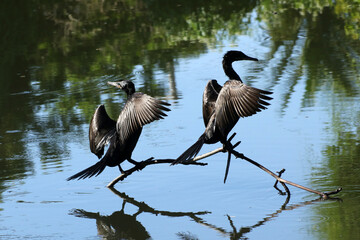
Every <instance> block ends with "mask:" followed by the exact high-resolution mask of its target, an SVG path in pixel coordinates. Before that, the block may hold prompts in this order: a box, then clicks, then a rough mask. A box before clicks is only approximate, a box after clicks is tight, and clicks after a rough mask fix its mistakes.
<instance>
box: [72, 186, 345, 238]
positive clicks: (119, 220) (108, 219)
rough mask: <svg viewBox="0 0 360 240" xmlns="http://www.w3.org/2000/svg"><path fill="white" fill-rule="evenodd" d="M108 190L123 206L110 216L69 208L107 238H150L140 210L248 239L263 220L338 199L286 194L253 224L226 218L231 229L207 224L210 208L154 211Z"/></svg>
mask: <svg viewBox="0 0 360 240" xmlns="http://www.w3.org/2000/svg"><path fill="white" fill-rule="evenodd" d="M110 190H111V191H112V192H113V193H114V194H115V195H117V196H119V197H120V198H121V199H122V200H123V203H122V207H121V210H120V211H115V212H114V213H112V214H111V215H101V214H100V213H98V212H96V213H94V212H87V211H85V210H83V209H73V210H71V211H70V213H69V214H70V215H74V216H76V217H80V218H89V219H95V220H96V226H97V231H98V234H99V235H101V236H103V237H105V238H106V239H119V238H121V239H150V238H151V236H150V234H149V232H148V231H147V230H146V228H145V227H144V226H143V224H142V223H141V222H139V221H138V220H137V219H136V217H137V216H138V215H140V214H141V213H151V214H153V215H155V216H158V215H161V216H167V217H189V218H190V219H191V220H192V221H194V222H196V223H198V224H200V225H203V226H205V227H207V228H210V229H213V230H215V231H216V232H218V233H220V234H221V235H223V236H228V237H229V239H247V238H248V237H246V234H247V233H250V232H252V231H253V230H254V229H255V228H258V227H261V226H263V225H265V223H267V222H269V221H271V220H273V219H274V218H276V217H278V216H279V215H280V214H281V213H282V212H285V211H291V210H295V209H298V208H301V207H305V206H308V205H311V204H314V203H317V202H322V201H340V202H342V199H340V198H329V199H327V200H323V199H321V198H317V199H314V200H310V201H304V202H300V203H297V204H291V205H288V203H289V200H290V197H289V196H288V197H287V198H286V199H285V202H284V203H283V204H282V205H281V207H280V208H279V209H278V210H277V211H275V212H273V213H270V214H266V216H265V217H264V218H262V219H260V220H259V221H257V222H256V223H255V224H254V225H251V226H242V227H240V228H239V229H237V228H236V226H235V224H234V222H233V220H232V219H231V217H230V216H229V215H226V216H227V219H228V221H229V226H230V229H231V230H230V231H228V230H226V229H224V228H222V227H218V226H216V225H214V224H211V223H208V222H207V221H205V220H204V219H203V218H202V217H201V216H203V215H206V214H211V212H209V211H199V212H172V211H162V210H156V209H154V208H152V207H151V206H149V205H148V204H146V203H145V202H139V201H137V200H135V199H134V198H131V197H129V196H128V195H126V193H123V192H119V191H117V190H116V189H114V188H110ZM126 203H129V204H131V205H133V206H135V207H137V208H138V210H137V212H136V213H134V214H132V215H130V214H126V213H125V205H126ZM176 235H177V237H178V238H179V239H198V238H197V237H196V235H194V234H192V233H191V232H178V233H177V234H176Z"/></svg>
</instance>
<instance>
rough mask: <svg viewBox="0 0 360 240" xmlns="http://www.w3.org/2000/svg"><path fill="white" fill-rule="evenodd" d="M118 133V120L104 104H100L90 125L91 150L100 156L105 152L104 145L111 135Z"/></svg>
mask: <svg viewBox="0 0 360 240" xmlns="http://www.w3.org/2000/svg"><path fill="white" fill-rule="evenodd" d="M115 133H116V122H115V121H114V120H112V119H111V118H110V117H109V115H108V114H107V113H106V110H105V107H104V105H100V106H99V107H98V108H97V109H96V110H95V113H94V115H93V117H92V119H91V122H90V127H89V141H90V150H91V152H93V153H94V154H95V155H96V156H98V158H101V157H102V155H103V154H104V147H105V145H106V144H107V143H108V141H109V139H110V138H111V136H113V135H114V134H115Z"/></svg>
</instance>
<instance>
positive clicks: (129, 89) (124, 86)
mask: <svg viewBox="0 0 360 240" xmlns="http://www.w3.org/2000/svg"><path fill="white" fill-rule="evenodd" d="M107 83H108V84H109V85H112V86H114V87H117V88H120V89H121V90H123V91H125V92H126V93H127V94H128V95H131V94H133V93H134V92H135V85H134V83H133V82H132V81H129V80H123V81H119V82H107Z"/></svg>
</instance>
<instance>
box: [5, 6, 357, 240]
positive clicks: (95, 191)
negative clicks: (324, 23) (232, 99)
mask: <svg viewBox="0 0 360 240" xmlns="http://www.w3.org/2000/svg"><path fill="white" fill-rule="evenodd" d="M257 14H258V13H257V9H255V10H252V11H249V12H248V14H247V16H249V19H250V20H251V23H250V24H249V26H248V25H246V24H243V25H241V26H242V27H243V28H246V27H248V28H249V29H251V31H250V30H249V31H248V32H247V33H248V34H235V35H231V34H228V35H226V34H225V36H227V37H226V38H225V39H223V40H221V41H219V42H218V43H216V44H209V45H206V48H205V49H201V48H199V50H198V51H194V53H193V54H187V49H186V48H179V53H177V54H178V57H177V58H176V59H172V61H173V63H172V64H173V68H174V69H173V75H172V74H169V73H168V72H167V71H164V67H163V66H158V65H156V64H154V65H153V68H152V69H151V71H152V75H151V77H150V78H149V77H148V75H146V73H147V71H148V69H144V68H143V67H142V66H141V64H140V63H139V64H138V65H135V66H134V67H133V70H132V71H131V73H118V75H116V74H114V73H113V69H111V67H109V66H108V67H109V69H108V70H106V68H105V70H104V69H102V71H98V70H95V71H94V72H95V73H96V74H94V76H89V75H86V74H84V73H83V72H82V71H80V72H82V74H83V75H82V76H81V75H79V76H71V75H66V77H67V78H66V79H64V80H65V81H64V83H63V84H59V85H56V84H55V83H56V81H55V80H54V81H49V79H48V78H54V79H56V77H59V73H58V71H60V70H59V69H55V68H54V69H52V68H51V67H50V69H52V70H51V71H50V73H49V72H46V71H45V70H48V69H49V68H48V67H47V66H46V64H45V63H43V64H44V65H42V66H32V67H31V68H29V69H26V71H27V72H26V73H24V74H25V75H24V76H23V75H22V74H18V77H17V79H18V82H21V81H22V79H25V78H26V79H30V81H29V82H30V85H28V86H26V87H15V88H11V89H10V88H8V89H10V90H9V92H6V98H5V99H6V102H5V100H1V101H2V102H1V107H2V109H1V110H2V112H4V111H6V112H7V113H6V114H5V116H4V118H3V119H2V121H3V123H4V125H3V126H6V127H7V129H1V135H0V147H1V145H2V147H1V149H2V151H4V152H2V153H0V154H2V155H3V156H2V157H1V163H2V164H6V166H7V167H6V168H5V170H4V171H5V173H3V175H2V176H3V177H2V178H3V180H2V193H1V198H0V199H1V203H0V216H1V218H0V222H1V223H0V237H1V238H2V239H24V238H31V239H57V238H59V239H60V238H61V239H97V238H106V239H121V238H124V239H131V238H132V239H147V238H152V239H245V238H249V239H275V238H276V239H289V238H291V239H330V238H333V239H339V238H343V239H354V238H355V237H356V236H358V235H357V234H358V233H359V232H358V231H359V230H358V229H359V225H358V222H359V221H358V220H359V211H358V207H357V206H358V205H359V201H360V198H359V189H360V185H359V184H358V182H359V177H358V171H359V170H360V169H359V163H358V153H359V138H358V133H359V127H358V126H359V112H360V111H359V110H360V109H359V108H360V105H359V104H358V102H359V100H360V99H359V73H358V71H356V70H359V66H360V63H359V62H360V61H359V57H358V56H359V55H357V56H354V57H353V58H352V60H351V64H350V66H349V65H348V62H346V63H343V64H342V63H341V61H340V60H341V58H342V57H343V55H342V53H339V52H336V51H335V50H336V49H335V50H334V49H331V48H330V49H328V50H329V51H332V50H334V51H333V52H332V53H331V54H332V55H333V56H335V57H334V58H335V60H334V61H336V60H337V61H338V63H337V64H335V65H333V67H334V68H333V69H328V67H329V65H326V64H325V65H326V66H325V67H324V66H323V65H322V64H319V65H316V64H313V65H311V64H312V62H311V61H309V60H306V58H307V57H309V55H308V54H306V51H311V49H312V48H311V46H310V47H309V46H308V45H309V44H310V43H309V42H306V41H307V40H308V39H309V38H311V34H313V33H311V31H310V30H309V29H307V28H306V27H305V26H300V27H299V33H297V36H298V38H297V39H295V40H294V41H291V43H290V41H285V40H284V41H283V42H282V43H281V44H280V45H279V46H278V47H274V45H276V44H279V43H278V42H277V41H276V39H274V38H272V37H271V35H269V34H271V33H269V32H271V29H268V28H267V27H266V25H265V23H264V22H260V21H259V20H258V19H257V17H258V15H257ZM303 25H306V23H303ZM189 31H190V30H189ZM218 34H219V35H221V34H223V33H222V32H221V31H219V33H218ZM115 45H116V43H114V46H115ZM289 46H291V47H289ZM356 46H357V48H356ZM349 48H350V49H352V51H355V53H356V52H357V53H358V52H359V48H358V45H355V48H353V46H350V47H349ZM231 49H236V50H243V51H244V52H245V53H246V54H248V55H250V56H252V57H256V58H258V59H259V62H237V63H234V64H233V66H234V68H235V70H236V71H237V72H238V73H239V74H240V76H242V78H243V80H244V81H245V82H246V83H247V84H249V85H251V86H254V87H257V88H261V89H265V90H270V91H273V92H274V94H273V95H272V96H273V98H274V99H273V100H272V101H271V105H270V106H269V108H268V109H267V110H266V111H263V112H261V113H259V114H257V115H255V116H252V117H250V118H246V119H240V120H239V122H238V124H237V125H236V127H235V128H234V129H233V132H236V133H237V135H236V137H235V139H234V141H241V144H240V145H239V146H238V148H237V151H239V152H242V153H244V154H245V155H246V156H248V157H250V158H252V159H254V160H256V161H258V162H259V163H261V164H263V165H264V166H266V167H267V168H269V169H270V170H272V171H274V172H275V171H279V170H281V169H282V168H285V169H286V172H285V173H284V175H283V177H284V178H285V179H288V180H291V181H293V182H296V183H299V184H301V185H304V186H308V187H311V188H314V189H317V190H319V191H332V190H335V189H336V188H337V187H340V186H341V187H343V188H344V190H343V192H342V193H341V194H339V195H338V197H340V198H341V200H338V201H336V200H333V201H330V200H329V201H318V196H317V195H314V194H312V193H308V192H305V191H303V190H300V189H297V188H293V187H290V190H291V193H292V195H291V198H290V201H289V203H287V204H286V205H284V204H285V203H286V197H285V196H281V195H279V194H278V192H277V191H276V190H275V189H274V188H273V187H272V186H273V184H274V179H273V178H272V177H271V176H270V175H268V174H266V173H265V172H263V171H261V170H260V169H258V168H256V167H255V166H253V165H251V164H250V163H247V162H245V161H243V160H240V159H233V161H232V163H231V168H230V173H229V176H228V180H227V183H226V184H224V183H223V177H224V171H225V164H226V157H227V155H226V154H224V153H219V154H217V155H214V156H211V157H209V158H207V159H205V160H204V162H207V163H208V165H207V166H204V167H201V166H171V167H170V166H169V165H166V164H164V165H160V164H159V165H154V166H148V167H146V168H145V169H144V170H142V171H141V172H135V173H134V174H132V175H131V176H129V177H128V178H126V179H125V180H124V181H123V182H119V183H118V184H117V185H116V189H117V192H116V191H115V192H113V191H111V190H109V189H107V188H106V187H105V186H106V185H107V183H109V182H110V181H111V180H112V179H114V178H115V177H116V176H118V175H119V171H118V169H117V168H106V169H105V171H104V172H103V173H102V174H101V175H99V176H98V177H96V178H91V179H86V180H81V181H70V182H67V181H66V180H65V179H66V178H67V177H69V176H71V175H72V174H74V173H76V172H78V171H80V170H82V169H84V168H86V167H88V166H90V165H91V164H93V163H94V162H95V161H97V157H96V156H95V155H93V154H92V153H91V152H90V150H89V147H88V135H87V131H88V122H89V119H90V117H91V115H92V113H93V111H94V109H95V108H96V106H97V104H99V103H104V104H105V106H106V108H107V110H108V111H109V114H110V116H111V117H112V118H114V119H115V118H116V117H117V114H118V113H119V111H120V109H121V107H122V104H123V103H124V101H125V95H124V94H123V93H120V92H118V91H116V90H114V89H111V86H108V85H106V82H107V81H109V80H118V79H122V78H127V77H130V78H131V79H132V80H133V81H134V83H135V85H136V86H137V88H138V89H140V90H142V91H144V92H147V93H149V94H150V93H154V94H153V95H157V97H159V98H162V99H164V100H167V101H168V102H169V103H171V104H172V106H171V110H172V111H171V112H169V114H168V117H166V118H165V119H164V120H160V121H156V122H153V123H151V124H150V125H147V126H145V127H144V129H143V132H142V135H141V138H140V140H139V142H138V144H137V147H136V148H135V151H134V153H133V158H134V159H136V160H144V159H147V158H149V157H151V156H153V157H155V158H159V159H161V158H176V157H177V156H179V155H180V154H181V153H182V152H183V151H184V150H185V149H186V148H187V147H189V146H190V145H191V144H192V143H194V142H195V141H196V139H197V138H198V137H199V136H200V135H201V134H202V132H203V131H204V126H203V120H202V113H201V101H202V100H201V97H202V92H203V89H204V87H205V85H206V83H207V81H208V80H209V79H217V80H218V81H219V83H221V84H223V83H224V82H225V81H226V77H225V75H224V73H223V70H222V66H221V61H222V56H223V54H224V53H225V52H226V51H228V50H231ZM309 49H310V50H309ZM99 51H101V49H100V50H99ZM159 51H160V52H161V51H164V52H166V50H164V49H160V50H159ZM122 54H124V55H132V54H134V52H133V51H131V49H129V50H128V52H122ZM314 57H315V55H314ZM59 61H61V60H59ZM38 64H39V65H40V64H41V62H39V63H38ZM83 64H84V65H87V64H89V65H91V63H88V62H86V61H85V62H83ZM336 65H338V68H336ZM110 66H111V65H110ZM321 67H322V68H321ZM69 68H70V69H71V67H69ZM74 68H76V67H75V66H74ZM99 68H100V67H99ZM114 68H115V69H116V66H115V67H114ZM170 68H171V67H170ZM317 68H321V71H322V74H316V71H317ZM85 69H86V67H85ZM107 71H108V72H109V73H107ZM99 72H100V73H99ZM49 75H50V76H49ZM319 76H321V78H320V77H319ZM60 78H61V77H60ZM343 78H345V79H343ZM74 79H75V80H74ZM76 79H79V81H77V80H76ZM3 81H4V82H6V80H3ZM342 81H344V82H346V83H344V84H342V83H343V82H342ZM154 83H156V84H154ZM154 85H155V86H154ZM349 86H351V87H349ZM94 93H96V94H94ZM99 93H100V94H99ZM94 99H96V100H94ZM74 103H76V104H74ZM90 103H91V104H90ZM96 103H97V104H96ZM74 105H75V107H74ZM19 111H20V112H22V114H20V113H19ZM21 116H23V121H22V124H21V126H19V125H16V124H14V127H11V126H12V123H11V121H14V120H13V119H12V118H19V117H21ZM9 126H10V127H9ZM0 127H2V126H0ZM218 147H220V145H219V144H215V145H207V146H204V148H203V149H202V151H201V153H205V152H208V151H211V150H213V149H215V148H218ZM124 167H125V168H126V167H130V165H129V164H127V163H124ZM124 203H125V204H124ZM344 218H346V219H345V220H344Z"/></svg>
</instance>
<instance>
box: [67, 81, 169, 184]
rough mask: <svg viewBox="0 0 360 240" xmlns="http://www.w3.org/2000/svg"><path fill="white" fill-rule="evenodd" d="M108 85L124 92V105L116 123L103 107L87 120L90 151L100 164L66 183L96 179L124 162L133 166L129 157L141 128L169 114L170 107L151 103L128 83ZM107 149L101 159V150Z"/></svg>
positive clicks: (156, 102) (154, 102)
mask: <svg viewBox="0 0 360 240" xmlns="http://www.w3.org/2000/svg"><path fill="white" fill-rule="evenodd" d="M108 84H110V85H113V86H115V87H118V88H120V89H122V90H124V91H125V92H126V94H127V101H126V103H125V106H124V108H123V109H122V111H121V112H120V114H119V117H118V119H117V121H114V120H112V119H111V118H110V117H109V116H108V114H107V113H106V110H105V107H104V105H100V106H99V107H98V108H97V109H96V110H95V113H94V115H93V117H92V119H91V122H90V127H89V140H90V150H91V152H92V153H94V154H95V155H96V156H97V157H98V158H99V159H100V160H99V161H98V162H97V163H95V164H94V165H92V166H90V167H89V168H87V169H85V170H83V171H81V172H79V173H77V174H75V175H73V176H71V177H69V178H68V179H67V180H72V179H84V178H90V177H92V176H97V175H99V174H100V173H101V172H102V171H103V170H104V169H105V167H106V166H109V167H115V166H119V169H120V170H121V171H122V168H121V167H120V164H121V163H122V162H123V161H125V160H128V161H129V162H131V163H133V164H137V162H136V161H134V160H132V159H131V154H132V152H133V150H134V148H135V146H136V143H137V141H138V139H139V137H140V134H141V131H142V127H143V126H144V125H145V124H148V123H151V122H153V121H155V120H159V119H162V118H163V117H165V116H167V115H166V114H165V113H164V111H170V109H168V108H167V107H166V106H169V105H170V104H168V103H166V102H164V101H161V100H158V99H155V98H153V97H151V96H149V95H147V94H144V93H141V92H135V86H134V84H133V82H131V81H120V82H108ZM107 144H109V148H108V150H107V151H106V153H105V155H104V147H105V145H107ZM103 155H104V156H103Z"/></svg>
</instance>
